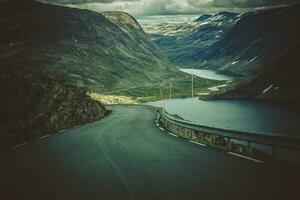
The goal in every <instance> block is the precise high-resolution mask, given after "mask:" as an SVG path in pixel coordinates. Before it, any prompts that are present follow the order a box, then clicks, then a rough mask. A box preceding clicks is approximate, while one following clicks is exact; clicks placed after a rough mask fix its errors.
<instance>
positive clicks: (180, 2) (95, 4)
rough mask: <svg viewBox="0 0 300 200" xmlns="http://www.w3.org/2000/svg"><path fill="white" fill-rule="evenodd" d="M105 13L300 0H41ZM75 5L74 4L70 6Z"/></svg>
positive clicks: (212, 9) (190, 10)
mask: <svg viewBox="0 0 300 200" xmlns="http://www.w3.org/2000/svg"><path fill="white" fill-rule="evenodd" d="M41 1H46V2H52V3H59V4H67V5H69V6H73V7H78V8H87V9H91V10H94V11H98V12H102V11H108V10H120V11H125V12H129V13H130V14H132V15H135V16H143V15H174V14H202V13H216V12H219V11H221V10H222V11H223V10H228V11H237V12H238V11H244V10H251V9H259V8H262V7H268V6H277V5H282V4H293V3H300V0H41ZM70 4H72V5H70Z"/></svg>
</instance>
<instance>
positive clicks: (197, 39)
mask: <svg viewBox="0 0 300 200" xmlns="http://www.w3.org/2000/svg"><path fill="white" fill-rule="evenodd" d="M240 17H241V15H240V14H237V13H230V12H221V13H218V14H215V15H202V16H200V17H199V18H198V19H196V20H195V21H194V22H192V23H164V24H159V25H143V27H144V29H145V31H146V32H147V33H148V34H150V36H151V38H152V41H153V42H154V43H155V44H156V45H157V46H158V47H159V48H160V49H161V50H162V52H163V53H164V54H165V55H166V56H167V57H168V59H169V60H170V61H171V63H173V64H175V65H177V66H178V67H181V68H188V67H197V66H198V65H199V62H201V61H202V58H201V57H199V56H198V55H199V54H202V53H203V52H205V51H206V50H207V49H208V48H210V47H211V45H212V44H214V43H215V42H217V41H219V40H220V39H221V38H222V37H223V36H224V35H225V34H226V33H227V32H228V31H229V30H230V29H231V28H232V26H233V25H234V24H235V23H236V22H237V21H238V20H239V18H240Z"/></svg>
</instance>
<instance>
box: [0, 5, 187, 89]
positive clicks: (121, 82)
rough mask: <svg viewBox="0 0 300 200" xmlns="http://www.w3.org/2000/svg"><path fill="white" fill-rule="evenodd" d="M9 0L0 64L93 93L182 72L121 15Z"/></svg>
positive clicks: (2, 11)
mask: <svg viewBox="0 0 300 200" xmlns="http://www.w3.org/2000/svg"><path fill="white" fill-rule="evenodd" d="M14 1H16V0H12V1H8V2H4V3H2V4H1V7H0V18H1V32H0V36H1V39H0V42H1V50H0V60H1V66H5V68H8V66H9V69H10V70H11V71H16V70H18V71H22V70H23V71H26V72H29V71H31V72H32V71H34V72H35V71H42V72H45V73H48V74H51V75H52V76H55V77H59V78H60V79H64V80H65V81H66V82H67V83H69V84H73V85H76V86H79V87H81V88H85V89H86V90H88V91H93V92H99V93H105V92H112V91H118V90H126V89H128V88H134V87H136V86H145V85H151V84H152V85H153V84H154V83H157V82H161V81H162V80H163V79H164V78H165V77H166V76H170V75H173V76H174V77H180V76H182V73H180V72H179V71H177V70H175V69H174V68H172V67H171V66H170V64H169V63H168V62H167V60H166V58H165V57H164V56H162V55H161V54H160V52H159V50H158V48H157V47H156V46H155V45H154V44H153V43H152V42H151V40H150V39H149V38H148V37H147V35H146V34H145V33H144V31H143V30H142V29H141V27H140V26H139V24H138V23H137V22H136V21H135V20H134V19H133V18H132V17H131V16H129V15H128V14H126V13H120V12H114V13H106V15H107V17H106V16H105V14H104V15H102V14H100V13H96V12H92V11H89V10H80V9H74V8H68V7H63V6H56V5H50V4H44V3H40V2H35V1H30V0H25V1H18V3H17V4H16V3H14ZM122 20H124V21H122ZM126 20H129V21H126ZM127 22H128V23H127ZM1 68H3V67H1Z"/></svg>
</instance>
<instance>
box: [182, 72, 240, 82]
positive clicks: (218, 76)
mask: <svg viewBox="0 0 300 200" xmlns="http://www.w3.org/2000/svg"><path fill="white" fill-rule="evenodd" d="M180 71H182V72H185V73H187V74H194V75H195V76H198V77H201V78H206V79H213V80H219V81H232V80H233V79H234V78H235V76H231V75H228V74H225V73H220V72H218V71H214V70H207V69H180Z"/></svg>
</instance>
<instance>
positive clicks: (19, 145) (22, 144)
mask: <svg viewBox="0 0 300 200" xmlns="http://www.w3.org/2000/svg"><path fill="white" fill-rule="evenodd" d="M25 144H27V143H26V142H23V143H21V144H18V145H16V146H13V147H12V148H13V149H16V148H18V147H21V146H24V145H25Z"/></svg>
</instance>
